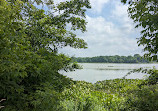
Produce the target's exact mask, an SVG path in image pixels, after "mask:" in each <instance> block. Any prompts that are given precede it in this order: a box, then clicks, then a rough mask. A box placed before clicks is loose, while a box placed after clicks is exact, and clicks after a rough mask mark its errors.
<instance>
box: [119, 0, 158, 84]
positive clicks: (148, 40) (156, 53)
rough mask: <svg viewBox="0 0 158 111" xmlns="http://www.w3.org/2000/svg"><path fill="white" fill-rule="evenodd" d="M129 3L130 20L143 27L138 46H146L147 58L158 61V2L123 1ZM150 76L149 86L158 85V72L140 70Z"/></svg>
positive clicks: (149, 0)
mask: <svg viewBox="0 0 158 111" xmlns="http://www.w3.org/2000/svg"><path fill="white" fill-rule="evenodd" d="M121 1H122V2H123V3H126V2H127V1H128V4H129V7H128V13H129V16H130V18H132V19H133V20H134V22H135V23H137V25H136V26H135V27H136V28H138V27H141V28H142V31H141V37H140V38H138V45H143V46H144V51H145V52H146V53H145V54H144V57H145V58H148V59H149V60H153V61H158V1H157V0H121ZM139 71H142V72H145V73H148V74H150V76H149V78H148V80H147V81H148V82H147V83H148V84H156V83H158V73H157V72H158V70H156V69H155V68H153V69H152V70H148V71H147V69H145V70H139Z"/></svg>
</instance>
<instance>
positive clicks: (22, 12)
mask: <svg viewBox="0 0 158 111" xmlns="http://www.w3.org/2000/svg"><path fill="white" fill-rule="evenodd" d="M34 2H36V3H37V4H43V5H44V6H46V5H47V6H49V8H51V9H52V12H50V11H47V12H45V11H44V10H43V9H38V8H36V7H35V6H34ZM72 4H74V5H72ZM86 8H90V6H89V2H88V1H87V0H84V1H83V0H80V1H79V2H77V1H76V0H73V1H69V2H62V3H60V4H58V5H57V6H55V5H54V4H53V2H51V1H44V2H43V1H39V0H37V1H22V0H11V1H10V0H0V81H1V82H0V98H1V99H3V98H4V99H6V101H4V102H3V103H2V105H3V106H5V107H4V108H2V110H4V111H10V110H12V111H17V110H19V111H21V110H22V111H24V110H26V111H30V110H34V111H36V110H38V111H39V110H41V111H43V110H45V111H46V110H47V111H50V110H53V108H54V109H55V108H56V106H57V104H58V100H59V97H60V92H62V91H63V90H64V88H65V87H68V86H69V84H70V82H71V80H70V79H68V78H66V77H65V76H63V75H60V74H59V71H60V70H67V71H69V70H74V69H75V68H79V67H78V65H77V64H76V63H73V64H72V60H71V58H69V57H67V56H65V55H64V54H58V49H59V48H62V47H65V46H70V47H73V48H86V47H87V46H86V45H87V44H86V43H85V42H84V40H82V39H79V38H77V37H76V35H75V34H74V33H73V31H72V30H81V31H82V32H84V31H86V27H85V25H86V22H85V20H84V17H85V11H86ZM72 10H73V11H72ZM74 10H75V11H74ZM60 11H62V12H64V13H60ZM55 12H56V13H58V14H57V15H55ZM67 24H72V25H71V29H72V30H68V29H67Z"/></svg>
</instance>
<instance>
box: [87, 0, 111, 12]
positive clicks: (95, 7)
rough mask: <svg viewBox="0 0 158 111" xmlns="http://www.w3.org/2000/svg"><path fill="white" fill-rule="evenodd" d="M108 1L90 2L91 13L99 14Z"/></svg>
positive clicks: (94, 0)
mask: <svg viewBox="0 0 158 111" xmlns="http://www.w3.org/2000/svg"><path fill="white" fill-rule="evenodd" d="M109 1H110V0H90V3H91V6H92V9H91V10H92V12H93V13H100V12H101V11H102V9H103V7H104V5H105V4H106V3H108V2H109Z"/></svg>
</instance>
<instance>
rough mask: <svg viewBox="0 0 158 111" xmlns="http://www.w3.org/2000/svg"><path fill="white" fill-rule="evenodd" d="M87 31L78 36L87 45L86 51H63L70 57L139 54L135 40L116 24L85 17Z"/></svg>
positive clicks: (103, 19) (101, 18)
mask: <svg viewBox="0 0 158 111" xmlns="http://www.w3.org/2000/svg"><path fill="white" fill-rule="evenodd" d="M87 21H88V24H87V30H88V32H86V33H85V34H81V35H79V37H80V38H83V39H84V40H85V41H86V42H87V43H88V49H86V50H83V49H80V50H76V49H71V48H68V49H65V48H64V49H63V50H62V51H63V52H68V54H70V55H76V56H99V55H133V54H135V53H140V52H141V48H140V47H139V48H138V46H137V40H136V39H135V38H134V37H131V35H130V34H129V35H127V32H126V30H122V29H121V28H120V27H117V26H116V24H114V23H112V22H109V21H106V19H105V18H103V17H101V16H100V17H97V18H92V17H89V16H87Z"/></svg>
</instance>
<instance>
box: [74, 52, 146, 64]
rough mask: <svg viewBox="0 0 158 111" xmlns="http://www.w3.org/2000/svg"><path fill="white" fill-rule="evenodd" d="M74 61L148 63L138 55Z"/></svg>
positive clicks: (97, 57) (78, 58)
mask: <svg viewBox="0 0 158 111" xmlns="http://www.w3.org/2000/svg"><path fill="white" fill-rule="evenodd" d="M73 59H74V61H77V62H79V63H148V62H149V61H148V60H147V59H144V58H143V57H141V56H140V55H139V54H135V55H134V56H119V55H115V56H96V57H77V58H76V57H74V58H73Z"/></svg>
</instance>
